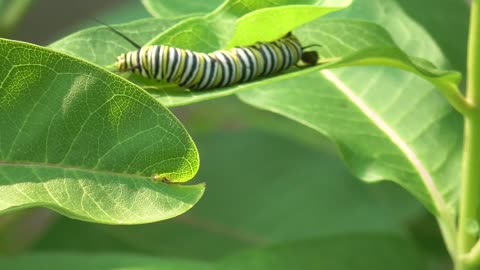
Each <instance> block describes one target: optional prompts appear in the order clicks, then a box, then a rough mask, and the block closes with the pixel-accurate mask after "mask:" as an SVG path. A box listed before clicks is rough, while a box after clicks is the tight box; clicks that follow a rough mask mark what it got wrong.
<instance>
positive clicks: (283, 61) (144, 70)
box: [106, 25, 318, 91]
mask: <svg viewBox="0 0 480 270" xmlns="http://www.w3.org/2000/svg"><path fill="white" fill-rule="evenodd" d="M106 26H107V27H108V28H109V29H110V30H112V31H113V32H115V33H116V34H118V35H120V36H121V37H123V38H124V39H126V40H127V41H128V42H130V43H131V44H132V45H133V46H135V47H136V48H137V50H135V51H130V52H127V53H123V54H121V55H120V56H118V57H117V61H116V63H115V66H116V68H117V70H118V71H119V72H126V71H131V72H133V73H137V74H140V75H142V76H143V77H146V78H150V79H156V80H159V81H166V82H169V83H174V84H176V85H178V86H181V87H184V88H188V89H190V90H192V91H195V90H204V89H213V88H220V87H225V86H230V85H234V84H237V83H244V82H249V81H253V80H255V79H257V78H260V77H267V76H269V75H272V74H276V73H279V72H281V71H283V70H286V69H288V68H290V67H292V66H294V65H297V63H299V61H300V60H302V62H303V63H304V65H305V66H313V65H315V64H316V63H317V60H318V55H317V52H315V51H308V52H305V51H304V49H306V48H308V47H311V46H317V45H311V46H307V47H302V46H301V44H300V41H299V40H298V39H297V38H296V37H295V36H294V35H293V34H291V33H288V34H287V35H286V36H284V37H283V38H281V39H279V40H276V41H273V42H268V43H256V44H254V45H252V46H247V47H238V48H232V49H229V50H221V51H215V52H212V53H199V52H194V51H191V50H184V49H180V48H175V47H170V46H166V45H151V46H143V47H141V46H139V45H138V44H136V43H135V42H133V41H132V40H130V39H129V38H128V37H126V36H125V35H123V34H122V33H120V32H118V31H117V30H115V29H113V28H112V27H110V26H108V25H106Z"/></svg>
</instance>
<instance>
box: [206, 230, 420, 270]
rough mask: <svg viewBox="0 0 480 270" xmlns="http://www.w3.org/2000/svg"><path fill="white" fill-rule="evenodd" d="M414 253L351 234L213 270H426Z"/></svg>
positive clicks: (392, 241) (405, 245) (387, 240)
mask: <svg viewBox="0 0 480 270" xmlns="http://www.w3.org/2000/svg"><path fill="white" fill-rule="evenodd" d="M415 251H416V249H415V246H414V245H412V244H411V243H410V242H409V241H407V240H404V239H402V238H399V237H392V236H389V235H383V236H382V235H380V236H379V235H368V234H353V235H343V236H335V237H327V238H319V239H315V240H307V241H299V242H293V243H285V244H282V245H279V246H273V247H268V248H264V249H258V250H254V251H248V252H245V253H244V254H239V255H234V256H232V257H230V258H227V259H224V260H223V262H221V263H220V264H219V266H218V267H216V268H215V269H253V270H262V269H279V270H281V269H312V268H318V269H332V270H347V269H358V270H369V269H392V270H394V269H399V270H400V269H419V270H420V269H425V263H424V262H423V260H422V258H421V257H420V256H419V255H418V253H416V252H415ZM339 258H341V259H339Z"/></svg>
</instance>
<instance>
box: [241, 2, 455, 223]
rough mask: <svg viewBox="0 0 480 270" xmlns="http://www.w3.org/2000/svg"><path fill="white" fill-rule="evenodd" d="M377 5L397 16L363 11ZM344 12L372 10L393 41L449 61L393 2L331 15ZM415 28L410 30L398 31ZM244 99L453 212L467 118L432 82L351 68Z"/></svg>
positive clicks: (314, 33) (361, 14)
mask: <svg viewBox="0 0 480 270" xmlns="http://www.w3.org/2000/svg"><path fill="white" fill-rule="evenodd" d="M379 7H389V8H390V9H391V15H389V16H394V17H395V18H398V20H397V19H396V20H395V23H394V24H390V23H388V22H387V21H389V20H388V19H387V18H385V17H384V16H382V13H379V12H373V11H371V12H370V11H365V9H366V8H377V9H378V8H379ZM342 16H346V17H355V18H362V19H365V18H366V17H368V16H370V17H372V20H374V21H375V22H377V23H382V25H383V26H385V27H389V28H392V29H393V30H397V32H395V35H394V37H395V39H396V40H397V41H398V42H399V43H400V44H401V46H402V47H404V48H406V49H407V51H409V52H411V54H413V55H424V56H428V58H429V59H431V60H432V61H433V62H434V63H436V64H437V65H443V64H444V63H445V61H444V58H443V57H442V55H441V53H440V51H439V49H438V48H437V47H436V46H435V44H434V43H433V42H432V41H431V39H430V38H429V37H428V36H426V37H425V38H422V39H421V41H419V40H418V39H411V38H409V37H410V32H413V33H415V34H418V36H422V34H423V35H426V34H425V33H424V32H422V31H421V30H418V29H417V28H415V25H414V24H413V23H412V22H411V21H409V20H408V19H407V18H405V16H404V15H403V14H402V12H401V10H400V9H398V7H397V6H396V5H395V4H394V3H393V2H391V1H356V2H355V4H354V5H353V6H352V8H351V9H348V10H345V11H343V12H341V13H339V14H336V15H335V14H334V15H332V17H342ZM410 26H412V27H413V29H412V30H411V31H408V32H399V31H400V29H410V28H409V27H410ZM302 31H305V34H308V35H310V37H312V39H311V42H322V41H323V42H324V39H322V35H321V33H322V30H321V29H316V30H315V29H313V28H309V27H308V26H307V27H306V28H304V29H302ZM402 34H403V35H404V36H403V37H402V36H401V35H402ZM422 37H423V36H422ZM332 38H334V39H337V38H338V35H337V36H334V37H332ZM342 41H344V44H346V46H349V47H350V48H351V49H352V50H358V48H359V47H360V48H361V47H363V45H359V44H358V42H353V40H350V41H351V42H348V41H349V40H348V39H343V40H342ZM335 55H336V53H335V51H330V52H329V51H326V52H324V56H326V57H331V56H335ZM453 74H454V73H450V75H448V76H447V77H448V78H447V77H443V78H442V79H440V80H441V81H443V82H448V83H451V84H452V85H454V84H457V83H458V77H457V78H455V76H453V77H451V75H453ZM424 78H426V77H424ZM426 79H428V78H426ZM429 80H430V81H431V79H429ZM431 82H432V81H431ZM433 83H434V84H435V85H436V83H435V82H433ZM240 97H241V99H242V100H243V101H245V102H247V103H249V104H252V105H254V106H257V107H259V108H262V109H267V110H270V111H273V112H276V113H279V114H282V115H284V116H287V117H289V118H291V119H294V120H296V121H299V122H301V123H304V124H305V125H307V126H310V127H312V128H313V129H316V130H318V131H320V132H322V133H324V134H327V135H328V136H329V137H330V138H331V139H332V140H333V141H334V142H335V143H336V144H337V145H338V147H339V149H340V151H341V152H342V154H343V155H344V158H345V160H346V162H347V164H348V165H349V166H350V168H351V170H352V171H353V172H354V173H355V174H356V175H357V176H358V177H359V178H361V179H364V180H367V181H378V180H383V179H388V180H393V181H395V182H397V183H399V184H401V185H402V186H404V187H405V188H407V190H409V191H410V192H411V193H413V194H414V195H415V196H416V197H418V198H419V199H420V200H421V201H422V202H423V203H424V204H425V205H426V206H427V207H428V208H429V209H430V210H431V211H432V212H434V213H437V214H439V213H440V214H441V215H452V213H453V211H454V209H455V204H456V200H457V192H458V187H457V184H458V179H459V172H460V170H459V166H460V157H461V143H462V132H461V129H462V122H461V118H460V117H459V115H458V114H456V113H455V112H454V111H453V110H452V109H451V107H450V106H449V104H447V103H446V102H445V100H444V98H443V97H442V96H440V95H439V93H438V91H437V89H435V88H434V87H432V85H431V84H428V83H426V82H425V81H422V80H421V79H419V78H418V77H415V76H412V75H409V74H405V73H402V72H399V71H397V70H393V69H383V68H355V69H353V68H352V69H341V70H332V71H322V72H321V73H316V74H315V73H313V74H311V75H308V76H305V77H302V80H288V81H287V80H285V81H282V82H274V83H271V84H268V85H265V87H263V88H262V89H261V90H256V91H249V92H247V91H245V92H242V93H241V95H240ZM332 101H335V102H332ZM373 140H374V142H373ZM433 149H435V152H433ZM433 153H434V154H433Z"/></svg>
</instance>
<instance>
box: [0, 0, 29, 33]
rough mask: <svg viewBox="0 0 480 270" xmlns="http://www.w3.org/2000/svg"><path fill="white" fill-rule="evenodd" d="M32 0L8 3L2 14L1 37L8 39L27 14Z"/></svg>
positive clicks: (4, 5) (0, 20) (0, 16)
mask: <svg viewBox="0 0 480 270" xmlns="http://www.w3.org/2000/svg"><path fill="white" fill-rule="evenodd" d="M32 3H33V1H32V0H15V1H7V2H6V3H4V4H3V5H2V12H1V13H0V37H7V36H8V35H10V34H11V32H12V31H13V30H14V28H15V27H16V26H17V25H18V23H19V22H20V20H21V19H22V18H23V15H25V13H26V12H27V10H28V8H29V7H30V5H31V4H32Z"/></svg>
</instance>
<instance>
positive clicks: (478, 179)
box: [454, 0, 480, 270]
mask: <svg viewBox="0 0 480 270" xmlns="http://www.w3.org/2000/svg"><path fill="white" fill-rule="evenodd" d="M466 98H467V101H468V102H469V103H470V104H472V105H473V107H474V108H475V112H474V113H472V114H468V115H464V116H465V127H464V143H463V167H462V181H461V193H460V210H459V222H458V234H457V254H456V258H454V260H455V264H456V265H455V269H456V270H473V269H474V266H473V265H471V264H468V263H467V262H466V261H465V260H461V259H460V258H462V257H463V256H465V255H466V254H467V253H468V252H469V251H470V249H471V248H472V247H473V245H474V244H475V242H476V241H477V238H478V237H477V235H478V223H477V215H476V214H477V205H478V197H479V196H478V195H479V191H480V189H479V187H480V113H479V105H480V0H473V1H472V7H471V13H470V32H469V37H468V57H467V96H466Z"/></svg>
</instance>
